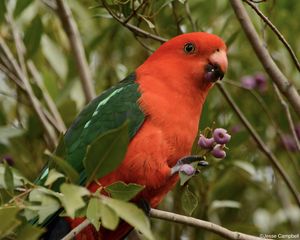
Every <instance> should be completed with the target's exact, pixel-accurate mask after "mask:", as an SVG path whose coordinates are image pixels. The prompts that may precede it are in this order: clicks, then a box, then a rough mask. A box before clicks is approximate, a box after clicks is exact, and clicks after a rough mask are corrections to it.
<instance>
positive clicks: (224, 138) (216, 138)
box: [198, 128, 231, 158]
mask: <svg viewBox="0 0 300 240" xmlns="http://www.w3.org/2000/svg"><path fill="white" fill-rule="evenodd" d="M230 139H231V135H230V134H228V133H227V130H226V129H224V128H216V129H215V130H214V131H213V134H212V137H211V138H207V137H205V136H204V135H203V134H200V137H199V140H198V145H199V146H200V147H201V148H203V149H207V150H209V151H210V152H211V154H212V155H213V156H214V157H215V158H225V157H226V152H225V150H224V149H225V144H226V143H228V142H229V141H230Z"/></svg>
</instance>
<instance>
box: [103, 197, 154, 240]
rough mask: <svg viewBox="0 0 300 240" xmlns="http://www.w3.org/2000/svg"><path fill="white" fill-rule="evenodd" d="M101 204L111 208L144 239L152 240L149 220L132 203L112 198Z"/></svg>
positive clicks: (104, 199) (105, 199)
mask: <svg viewBox="0 0 300 240" xmlns="http://www.w3.org/2000/svg"><path fill="white" fill-rule="evenodd" d="M103 203H105V204H106V205H108V206H109V207H111V208H112V209H113V210H114V211H115V212H116V213H117V215H118V216H119V217H120V218H122V219H123V220H124V221H126V222H128V223H129V224H130V225H131V226H133V227H134V228H136V229H137V230H138V231H140V232H141V233H142V234H143V235H144V236H145V237H146V238H148V239H150V240H152V239H154V236H153V235H152V232H151V229H150V222H149V219H148V218H147V217H146V216H145V214H144V212H143V211H142V210H141V209H139V208H138V207H137V206H135V205H134V204H133V203H128V202H124V201H121V200H117V199H113V198H107V197H106V198H103Z"/></svg>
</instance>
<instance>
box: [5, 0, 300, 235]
mask: <svg viewBox="0 0 300 240" xmlns="http://www.w3.org/2000/svg"><path fill="white" fill-rule="evenodd" d="M107 2H108V3H109V4H110V7H111V9H112V10H113V11H115V12H117V13H120V14H121V15H120V16H124V17H125V18H126V17H128V16H130V14H131V11H132V4H134V5H135V6H138V5H139V4H140V3H141V2H142V1H141V0H127V1H116V0H110V1H107ZM184 2H185V1H182V0H181V1H180V0H169V1H162V0H158V1H154V0H153V1H152V0H149V1H146V4H144V7H142V8H141V9H140V10H139V12H138V14H137V15H136V16H134V17H133V18H132V19H131V20H130V23H131V24H133V25H136V26H139V27H140V28H142V29H144V30H146V31H149V32H151V33H153V34H156V35H159V36H162V37H164V38H171V37H173V36H175V35H177V34H179V33H181V32H190V31H192V30H193V27H192V24H191V21H190V19H189V15H188V14H187V12H186V5H185V4H184ZM5 3H6V5H7V7H8V8H11V9H14V10H13V19H14V21H15V24H16V26H17V28H18V30H19V31H20V33H21V37H22V39H23V41H24V44H25V47H26V49H27V51H26V55H25V58H26V60H29V59H30V60H32V61H33V62H34V64H35V66H36V68H37V69H38V71H39V74H40V75H41V77H42V80H43V85H44V87H45V89H46V90H47V91H48V92H49V94H50V96H51V97H52V99H53V101H54V102H55V105H56V106H57V108H58V110H59V112H60V114H61V116H62V118H63V120H64V122H65V124H66V126H70V124H71V123H72V121H73V119H74V118H75V117H76V115H77V114H78V112H79V111H80V110H81V109H82V108H83V106H84V96H83V92H82V88H81V85H80V81H79V77H78V72H77V67H76V64H75V62H74V56H73V54H72V52H71V50H70V46H69V42H68V37H67V36H66V34H65V32H64V30H63V28H62V25H61V23H60V20H59V18H58V16H57V14H56V13H55V11H53V9H51V8H50V7H49V6H47V4H45V3H48V4H49V5H50V6H52V4H53V2H52V1H49V0H44V1H38V0H26V1H25V0H15V1H0V35H1V37H2V38H4V39H5V40H6V43H7V44H8V45H9V47H10V49H11V51H12V52H13V53H14V55H15V56H17V54H16V46H15V44H14V41H13V37H12V32H11V25H10V24H8V23H7V21H6V19H5V14H6V7H5ZM68 3H69V5H70V7H71V9H72V12H73V15H74V18H75V20H76V22H77V24H78V27H79V31H80V34H81V37H82V40H83V44H84V48H85V51H86V55H87V59H88V62H89V65H90V69H91V71H92V76H93V79H94V85H95V88H96V92H97V93H101V92H102V91H103V90H105V89H107V88H109V87H110V86H112V85H114V84H116V83H117V82H118V81H119V80H121V79H122V78H124V77H125V76H126V75H127V74H128V73H130V72H132V71H134V69H135V68H136V67H138V66H139V65H140V64H141V63H142V62H143V61H144V60H145V59H146V58H147V56H149V54H150V53H151V51H149V50H148V49H146V48H145V47H144V46H143V45H146V46H148V48H150V49H155V48H157V47H158V46H159V45H160V43H159V42H157V41H155V40H152V39H147V38H142V37H138V40H139V41H141V42H142V43H143V45H141V44H140V43H139V41H137V37H136V36H135V35H134V34H133V33H132V32H130V31H129V30H128V29H126V28H125V27H124V26H122V25H121V24H119V23H118V22H117V21H116V20H114V19H112V17H111V16H110V15H109V14H108V12H107V11H106V10H105V9H104V8H103V7H102V4H101V3H100V2H99V1H93V0H78V1H72V0H70V1H68ZM188 4H189V8H190V11H191V15H190V17H191V18H192V21H193V22H194V25H195V27H196V28H197V30H199V31H209V32H212V33H215V34H217V35H220V36H221V37H222V38H223V39H224V40H225V41H227V43H228V44H229V51H228V58H229V71H228V73H227V75H226V76H225V80H224V83H225V86H226V87H227V89H228V90H229V91H230V92H231V94H232V95H233V97H234V99H235V100H236V103H237V104H238V106H239V107H240V108H241V109H242V111H243V112H244V114H245V115H246V117H247V118H248V120H249V121H250V122H251V123H252V124H253V126H254V127H255V129H256V130H257V131H258V132H259V134H260V135H261V136H262V138H263V139H264V142H265V144H267V145H268V146H269V147H270V148H271V149H272V151H273V152H274V154H275V155H276V156H277V157H278V158H279V160H280V163H281V164H282V165H283V166H284V169H285V170H286V172H287V173H288V175H289V176H290V178H291V179H292V180H293V182H294V183H295V184H296V186H297V188H298V189H300V181H299V174H300V158H299V157H300V153H299V151H291V150H288V149H286V148H285V147H284V146H283V144H282V142H281V140H280V137H279V135H278V132H279V133H283V134H289V135H290V134H291V130H290V128H289V125H288V121H287V117H286V115H285V111H284V108H283V107H282V105H281V104H280V102H279V100H278V97H277V95H276V93H275V91H274V88H273V86H272V81H271V80H270V79H268V81H267V84H268V89H267V91H264V92H260V91H257V90H255V89H254V90H249V89H245V88H243V86H242V85H241V82H240V79H241V77H243V76H245V75H254V74H256V73H258V72H264V70H263V68H262V66H261V64H260V62H259V61H258V60H257V58H256V56H255V54H254V52H253V50H252V48H251V47H250V45H249V43H248V41H247V39H246V37H245V35H244V34H243V32H242V29H241V27H240V25H239V23H238V21H237V19H236V17H235V15H234V13H233V10H232V8H231V6H230V4H229V1H226V0H210V1H205V0H188ZM259 8H260V9H261V10H262V11H263V12H264V14H265V15H266V16H268V17H269V19H270V20H271V21H272V22H273V23H274V25H275V26H277V27H278V29H279V30H280V31H281V32H282V34H283V35H284V36H285V37H286V39H287V41H288V42H289V43H290V45H291V46H292V48H293V49H294V51H295V52H296V53H299V52H300V45H299V40H298V39H299V37H300V36H299V35H300V33H299V23H298V21H297V19H296V16H298V14H300V1H297V0H289V1H275V0H274V1H273V0H270V1H266V2H263V3H261V4H259ZM247 10H248V12H249V14H250V16H251V19H252V21H253V23H254V24H255V26H256V29H257V31H258V32H259V34H260V36H261V37H262V38H263V39H264V41H265V44H266V46H267V48H268V50H269V51H270V53H271V55H272V57H273V59H274V60H275V62H276V63H277V64H278V65H279V67H280V68H281V70H282V71H283V73H284V74H285V75H286V76H287V78H288V79H289V80H290V81H291V82H293V83H294V84H295V86H296V87H297V88H298V89H299V88H300V82H299V72H298V71H297V69H296V67H295V66H294V65H293V63H292V61H291V59H290V56H289V54H288V52H287V50H286V49H285V48H284V47H283V45H282V43H281V42H280V41H279V40H278V39H277V38H276V37H275V35H274V33H272V31H271V30H270V29H269V28H268V27H266V26H265V24H264V23H263V22H262V20H261V19H260V18H259V17H258V16H257V15H256V14H255V13H254V12H253V11H252V10H251V9H250V8H249V7H247ZM293 16H294V17H293ZM28 76H29V77H30V80H31V84H32V87H33V89H34V93H35V95H36V96H37V98H38V99H39V100H40V101H41V103H42V105H43V106H46V105H45V101H44V98H43V91H42V90H41V88H40V86H38V85H37V84H36V82H35V81H34V80H33V78H32V76H31V75H30V74H29V75H28ZM45 108H46V107H45ZM292 116H293V118H294V119H295V122H296V124H297V123H299V122H300V121H299V118H297V116H296V115H294V113H293V112H292ZM213 123H215V125H216V126H221V127H224V128H227V129H228V130H229V132H231V134H232V140H231V142H230V144H229V145H228V147H229V150H228V151H227V153H228V156H227V157H226V159H224V160H222V161H217V160H215V159H213V158H211V159H208V161H209V162H210V167H208V168H207V169H206V170H203V172H202V173H201V174H200V175H199V176H198V177H196V178H193V179H192V180H191V181H190V182H189V189H188V190H187V189H183V188H186V187H180V186H177V187H176V189H174V191H172V192H171V193H170V194H169V195H168V196H167V197H166V199H165V200H164V202H163V203H162V204H161V206H160V207H161V208H162V209H166V210H169V211H173V212H179V213H185V212H184V210H185V209H186V208H187V207H186V206H184V207H183V206H182V204H181V201H180V200H179V199H181V196H183V198H184V201H183V202H186V199H187V197H186V194H190V193H189V192H187V191H192V192H193V194H195V195H196V196H197V198H198V201H199V205H198V206H197V208H196V209H195V211H194V212H193V214H192V215H193V216H194V217H197V218H200V219H204V220H209V221H213V222H215V223H218V224H221V225H222V226H224V227H227V228H229V229H232V230H235V231H240V232H245V233H248V234H254V235H258V234H260V233H275V234H276V233H297V231H298V233H299V225H300V210H299V207H297V205H296V204H295V202H294V200H293V198H292V197H291V194H290V193H289V192H288V190H287V188H286V186H285V184H284V183H282V181H281V179H280V177H279V176H278V174H277V173H276V172H274V169H273V168H272V165H271V164H270V162H269V161H268V159H267V158H266V157H265V156H264V155H263V154H262V153H261V152H260V150H259V149H258V147H257V145H256V144H255V143H254V141H253V140H252V139H251V137H250V136H249V134H248V132H247V131H246V130H245V128H244V127H243V126H242V125H241V123H240V122H239V120H238V119H237V117H236V116H235V114H234V112H233V111H232V109H231V108H230V106H229V105H228V104H227V103H226V101H225V99H224V98H223V97H222V95H221V94H220V92H219V91H218V89H217V88H214V89H213V90H212V91H211V92H210V94H209V96H208V98H207V101H206V104H205V107H204V109H203V113H202V120H201V123H200V129H204V128H205V127H207V126H212V124H213ZM57 134H58V133H57ZM45 148H46V145H45V141H44V132H43V127H42V125H41V123H40V122H39V120H38V118H37V117H36V114H35V113H34V111H33V110H32V107H31V105H30V102H29V101H28V98H27V96H26V94H24V92H23V91H20V90H19V89H18V88H17V87H16V86H15V84H14V83H13V82H12V81H11V80H9V79H8V78H7V76H6V75H5V74H4V73H1V72H0V157H1V159H3V158H7V157H10V158H12V159H13V161H14V164H15V167H16V168H17V169H18V170H19V171H20V172H22V174H23V175H24V176H26V177H27V178H28V179H30V180H33V179H35V178H36V176H38V174H39V172H40V170H41V168H42V166H43V165H44V164H45V161H46V158H45V157H44V154H43V153H44V151H45ZM183 191H184V192H183ZM191 198H193V197H191ZM1 199H2V200H3V199H4V197H3V196H1ZM188 209H190V208H188ZM12 211H14V210H12ZM152 226H153V232H154V233H155V235H156V239H180V238H181V239H205V240H210V239H220V238H219V237H216V235H214V234H212V233H209V232H206V231H203V230H199V229H195V228H189V227H186V226H179V225H176V224H174V223H170V222H163V221H160V220H153V222H152Z"/></svg>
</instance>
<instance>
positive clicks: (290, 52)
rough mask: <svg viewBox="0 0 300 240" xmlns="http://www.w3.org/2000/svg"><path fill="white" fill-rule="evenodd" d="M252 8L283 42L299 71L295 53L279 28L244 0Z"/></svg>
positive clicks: (252, 4) (299, 64)
mask: <svg viewBox="0 0 300 240" xmlns="http://www.w3.org/2000/svg"><path fill="white" fill-rule="evenodd" d="M244 1H245V2H246V3H247V4H248V5H249V6H250V7H252V9H253V10H254V11H255V12H256V13H257V15H258V16H260V18H261V19H262V20H263V21H264V22H265V23H266V24H267V25H268V26H269V27H270V28H271V29H272V31H273V32H274V33H275V34H276V36H277V37H278V39H279V40H280V41H281V42H282V43H283V45H284V46H285V47H286V49H287V50H288V52H289V54H290V56H291V58H292V60H293V62H294V64H295V65H296V67H297V69H298V71H299V72H300V63H299V61H298V59H297V56H296V54H295V53H294V51H293V49H292V48H291V46H290V44H289V43H288V42H287V40H286V39H285V38H284V36H283V35H282V34H281V33H280V32H279V30H278V29H277V28H276V27H275V26H274V24H273V23H272V22H271V21H270V20H269V19H268V18H267V17H266V16H265V15H264V14H263V13H262V12H261V11H260V10H259V9H258V8H257V7H256V6H255V4H254V3H253V2H251V1H249V0H244Z"/></svg>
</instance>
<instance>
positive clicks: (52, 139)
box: [0, 37, 56, 150]
mask: <svg viewBox="0 0 300 240" xmlns="http://www.w3.org/2000/svg"><path fill="white" fill-rule="evenodd" d="M0 50H1V51H2V52H3V55H4V56H2V57H5V58H6V61H7V62H8V63H9V65H10V67H11V68H12V69H13V72H14V73H15V75H16V77H17V78H18V79H19V80H20V81H21V82H22V85H23V86H24V90H25V92H26V93H27V95H28V98H29V100H30V102H31V104H32V107H33V109H34V111H35V112H36V114H37V116H38V118H39V120H40V122H41V123H42V125H43V128H44V130H45V133H46V136H47V141H48V147H49V149H50V150H53V149H54V148H55V145H56V136H55V134H54V132H53V129H51V128H50V126H49V124H48V122H47V119H46V118H45V115H44V113H43V111H42V107H41V105H40V103H39V101H38V100H37V98H36V97H35V95H34V93H33V90H32V88H31V85H30V83H29V80H28V78H27V77H26V76H25V75H24V73H23V72H22V69H21V68H20V67H19V65H18V63H17V61H16V59H15V58H14V57H13V55H12V53H11V51H10V49H9V48H8V46H7V45H6V43H5V41H4V40H3V39H2V38H1V37H0ZM6 67H7V66H6ZM22 85H21V86H22Z"/></svg>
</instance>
